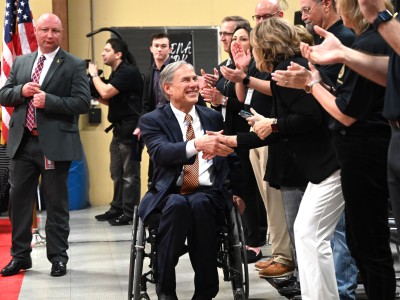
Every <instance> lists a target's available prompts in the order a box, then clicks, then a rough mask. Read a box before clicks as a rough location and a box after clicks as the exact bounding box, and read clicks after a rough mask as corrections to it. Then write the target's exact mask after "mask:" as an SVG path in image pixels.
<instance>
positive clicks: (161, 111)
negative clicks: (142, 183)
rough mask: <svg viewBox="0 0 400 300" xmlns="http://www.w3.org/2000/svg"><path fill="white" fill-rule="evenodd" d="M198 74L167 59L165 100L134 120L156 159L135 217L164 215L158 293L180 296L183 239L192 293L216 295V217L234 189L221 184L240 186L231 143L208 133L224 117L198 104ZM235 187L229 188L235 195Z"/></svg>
mask: <svg viewBox="0 0 400 300" xmlns="http://www.w3.org/2000/svg"><path fill="white" fill-rule="evenodd" d="M198 81H199V78H198V76H197V75H196V74H195V72H194V69H193V66H192V65H190V64H188V63H187V62H185V61H178V62H174V63H171V64H169V65H167V66H166V67H165V68H164V70H163V71H162V72H161V74H160V86H161V87H162V89H163V93H164V95H165V96H166V98H167V99H168V100H169V103H168V104H166V105H164V106H161V107H158V108H156V109H155V110H154V111H152V112H150V113H148V114H145V115H143V116H142V117H141V119H140V123H139V127H140V130H141V135H142V138H143V140H144V142H145V144H146V146H147V149H148V152H149V155H150V157H151V159H152V160H153V162H154V174H153V182H152V184H151V185H150V187H149V191H148V192H147V193H146V194H145V196H144V198H143V199H142V201H141V203H140V206H139V216H140V217H141V218H142V219H143V220H145V221H146V219H147V218H148V217H149V215H151V214H152V213H155V212H158V213H161V214H162V215H161V219H160V224H159V228H158V234H157V237H158V238H157V243H158V244H157V246H158V269H159V273H158V274H159V281H158V283H157V286H156V290H157V294H158V298H159V299H177V296H176V292H175V288H176V282H175V266H176V264H177V263H178V259H179V256H180V255H181V253H182V250H183V248H184V243H185V240H186V238H187V240H188V250H189V255H190V259H191V262H192V266H193V269H194V272H195V279H194V282H195V292H194V296H193V298H192V299H212V298H214V297H215V296H216V295H217V293H218V273H217V260H216V250H215V249H216V239H217V238H216V234H215V232H216V228H215V216H216V213H217V211H219V210H223V209H225V208H227V207H229V205H232V194H231V193H230V192H228V190H227V189H226V188H225V186H224V184H225V182H226V181H227V179H229V180H230V181H231V183H232V186H233V187H238V186H239V185H240V183H239V182H238V181H239V180H240V179H239V178H240V176H236V177H234V176H232V175H234V174H235V172H233V171H234V170H236V169H237V168H238V167H239V166H238V165H237V163H238V158H237V157H236V156H231V155H229V154H231V153H232V152H233V150H232V149H231V148H229V147H227V146H225V145H223V144H222V143H221V141H222V137H219V136H209V135H206V131H220V130H221V129H222V128H223V119H222V116H221V114H220V113H219V112H216V111H214V110H212V109H210V108H207V107H203V106H200V105H197V101H198V96H199V82H198ZM190 119H191V120H190ZM189 132H192V137H191V138H190V137H189V135H188V134H189ZM228 155H229V156H228ZM226 156H228V157H226ZM196 165H197V170H196V172H193V173H191V171H189V169H191V168H192V166H196ZM189 173H191V174H192V175H195V176H193V177H191V176H190V175H188V174H189ZM189 177H191V179H194V180H197V183H196V184H193V181H190V180H188V178H189ZM187 183H191V184H192V185H190V184H187ZM188 186H190V187H189V188H188ZM239 192H240V191H238V190H232V193H233V194H234V195H238V194H239ZM239 196H240V195H239ZM233 199H234V200H235V201H236V198H235V197H234V198H233Z"/></svg>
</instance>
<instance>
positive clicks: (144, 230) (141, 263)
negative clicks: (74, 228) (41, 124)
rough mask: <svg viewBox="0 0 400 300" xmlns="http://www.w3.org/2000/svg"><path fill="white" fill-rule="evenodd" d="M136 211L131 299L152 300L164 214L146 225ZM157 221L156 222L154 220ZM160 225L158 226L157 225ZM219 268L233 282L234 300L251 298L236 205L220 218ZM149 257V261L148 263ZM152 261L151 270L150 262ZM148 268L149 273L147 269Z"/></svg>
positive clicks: (132, 245) (218, 233)
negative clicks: (161, 220) (157, 246)
mask: <svg viewBox="0 0 400 300" xmlns="http://www.w3.org/2000/svg"><path fill="white" fill-rule="evenodd" d="M137 209H138V208H137V206H136V207H135V208H134V216H133V226H132V244H131V253H130V266H129V287H128V300H150V297H149V295H148V293H147V283H148V282H149V283H152V284H155V283H156V282H157V249H156V235H157V227H158V221H159V218H160V216H161V214H158V215H155V216H153V217H154V218H151V217H150V218H149V219H150V220H149V221H146V224H144V223H143V221H142V219H141V218H139V216H138V215H137ZM154 220H156V221H154ZM155 224H156V225H155ZM216 234H217V249H216V251H217V265H218V267H219V268H221V269H222V273H223V277H224V281H230V282H231V286H232V293H233V298H232V299H234V300H245V299H248V297H249V273H248V267H247V255H246V243H245V238H244V232H243V226H242V221H241V217H240V214H239V211H238V209H237V208H236V206H232V209H231V210H230V212H221V213H220V215H219V216H218V217H217V233H216ZM146 258H148V259H147V260H145V259H146ZM145 261H148V262H149V264H148V267H146V266H145V265H147V263H145ZM144 269H145V270H144Z"/></svg>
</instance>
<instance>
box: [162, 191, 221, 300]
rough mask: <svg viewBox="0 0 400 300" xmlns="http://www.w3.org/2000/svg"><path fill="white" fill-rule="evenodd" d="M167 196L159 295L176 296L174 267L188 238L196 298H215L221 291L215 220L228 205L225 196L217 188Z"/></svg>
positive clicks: (163, 222)
mask: <svg viewBox="0 0 400 300" xmlns="http://www.w3.org/2000/svg"><path fill="white" fill-rule="evenodd" d="M167 197H168V199H167V201H166V205H165V207H164V209H163V210H162V216H161V219H160V225H159V229H158V233H157V245H158V248H157V249H158V269H159V281H158V284H157V294H158V295H160V294H161V293H162V294H166V295H169V296H172V298H174V297H176V294H175V289H176V280H175V278H176V277H175V266H176V265H177V263H178V260H179V257H180V255H181V254H182V250H183V248H184V244H185V240H186V238H187V241H188V248H189V256H190V261H191V263H192V267H193V270H194V272H195V279H194V285H195V293H194V296H193V299H211V298H214V297H215V296H216V295H217V293H218V272H217V255H216V243H217V240H216V225H215V222H216V221H215V219H216V215H217V212H218V210H223V209H224V208H225V199H224V198H223V196H222V194H221V193H220V192H219V191H218V190H216V189H209V190H206V191H203V192H197V193H194V194H190V195H179V194H171V195H169V196H167Z"/></svg>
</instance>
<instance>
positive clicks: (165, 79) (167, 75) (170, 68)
mask: <svg viewBox="0 0 400 300" xmlns="http://www.w3.org/2000/svg"><path fill="white" fill-rule="evenodd" d="M183 66H188V67H190V68H191V69H194V68H193V66H192V65H191V64H189V63H188V62H186V61H184V60H178V61H176V62H173V63H170V64H168V65H166V66H165V68H164V69H163V70H162V71H161V73H160V80H159V85H160V89H161V92H162V93H163V95H164V97H165V98H166V99H167V100H169V95H167V93H166V92H165V91H164V84H171V83H172V80H173V79H174V74H175V71H176V70H178V69H179V68H181V67H183Z"/></svg>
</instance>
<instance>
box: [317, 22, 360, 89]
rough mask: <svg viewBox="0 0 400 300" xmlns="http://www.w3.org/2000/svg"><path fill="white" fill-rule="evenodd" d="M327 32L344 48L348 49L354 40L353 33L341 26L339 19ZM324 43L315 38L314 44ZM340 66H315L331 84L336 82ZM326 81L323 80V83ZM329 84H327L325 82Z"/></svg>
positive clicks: (320, 39)
mask: <svg viewBox="0 0 400 300" xmlns="http://www.w3.org/2000/svg"><path fill="white" fill-rule="evenodd" d="M327 31H328V32H330V33H332V34H333V35H334V36H335V37H337V38H338V39H339V41H340V42H341V43H342V44H343V45H345V46H346V47H350V46H351V45H352V44H353V42H354V39H355V35H354V33H353V31H351V30H350V29H349V28H347V27H345V26H344V25H343V21H342V20H341V19H340V20H338V21H337V22H336V23H335V24H333V25H332V26H331V27H329V28H328V29H327ZM323 41H324V38H322V37H320V36H316V38H315V44H316V45H319V44H321V43H322V42H323ZM342 66H343V65H342V64H332V65H317V68H318V70H319V71H321V72H323V73H324V74H325V75H326V76H327V77H328V78H329V80H330V81H331V82H332V83H335V82H336V79H337V78H338V75H339V72H340V70H341V69H342ZM325 81H326V80H325V79H324V82H325ZM326 83H328V84H329V82H326Z"/></svg>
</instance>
